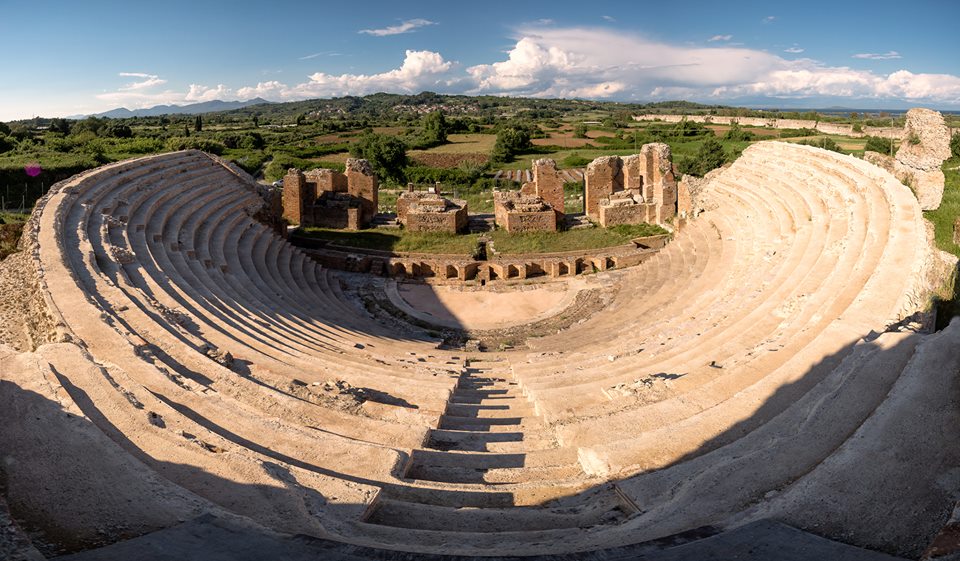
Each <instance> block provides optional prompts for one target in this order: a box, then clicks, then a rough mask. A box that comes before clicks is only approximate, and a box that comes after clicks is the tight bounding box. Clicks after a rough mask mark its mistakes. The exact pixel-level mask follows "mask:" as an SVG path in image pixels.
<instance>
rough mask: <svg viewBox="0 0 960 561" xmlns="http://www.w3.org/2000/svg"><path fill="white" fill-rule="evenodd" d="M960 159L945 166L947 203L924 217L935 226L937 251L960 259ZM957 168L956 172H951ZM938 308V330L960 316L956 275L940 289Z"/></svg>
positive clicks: (936, 301)
mask: <svg viewBox="0 0 960 561" xmlns="http://www.w3.org/2000/svg"><path fill="white" fill-rule="evenodd" d="M958 166H960V158H952V159H950V160H947V161H946V162H944V164H943V175H944V176H945V178H946V181H945V182H944V187H943V201H942V202H941V203H940V207H939V208H937V209H936V210H928V211H926V212H924V213H923V216H924V217H925V218H926V219H927V220H929V221H930V222H931V223H933V228H934V243H936V245H937V248H939V249H941V250H943V251H946V252H947V253H952V254H953V255H956V256H958V257H960V246H958V245H957V244H955V243H953V223H954V221H955V220H956V219H957V217H958V216H960V170H958V169H956V168H957V167H958ZM951 168H953V169H951ZM933 305H934V306H936V308H937V326H936V328H937V329H942V328H944V327H946V325H947V324H948V323H949V322H950V318H952V317H954V316H957V315H960V285H958V284H957V278H956V274H954V275H953V276H952V277H951V278H950V279H949V280H948V281H947V282H945V283H944V286H942V287H940V288H939V290H938V291H937V294H936V295H935V296H934V298H933Z"/></svg>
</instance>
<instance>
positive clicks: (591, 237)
mask: <svg viewBox="0 0 960 561" xmlns="http://www.w3.org/2000/svg"><path fill="white" fill-rule="evenodd" d="M666 233H668V232H667V231H666V230H664V229H663V228H661V227H660V226H657V225H654V224H629V225H627V224H625V225H621V226H614V227H613V228H607V229H604V228H582V229H577V230H568V231H566V232H529V233H522V234H521V233H513V234H511V233H509V232H506V231H503V230H497V231H495V232H492V233H491V237H492V238H493V243H494V247H495V248H496V250H497V251H498V252H499V253H503V254H517V253H552V252H555V251H575V250H580V249H598V248H602V247H613V246H617V245H623V244H625V243H628V242H629V241H630V240H632V239H633V238H639V237H643V236H655V235H660V234H666Z"/></svg>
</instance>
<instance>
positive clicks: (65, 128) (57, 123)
mask: <svg viewBox="0 0 960 561" xmlns="http://www.w3.org/2000/svg"><path fill="white" fill-rule="evenodd" d="M49 130H50V131H51V132H59V133H61V134H70V121H68V120H66V119H52V120H51V121H50V128H49Z"/></svg>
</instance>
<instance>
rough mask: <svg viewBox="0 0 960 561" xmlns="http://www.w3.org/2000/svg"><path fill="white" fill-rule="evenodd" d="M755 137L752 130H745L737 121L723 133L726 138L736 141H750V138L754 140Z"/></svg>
mask: <svg viewBox="0 0 960 561" xmlns="http://www.w3.org/2000/svg"><path fill="white" fill-rule="evenodd" d="M754 138H755V135H754V134H753V133H752V132H750V131H748V130H743V129H742V128H741V127H740V125H739V124H737V123H733V124H732V125H730V130H728V131H727V133H726V134H725V135H723V139H724V140H732V141H735V142H744V141H749V140H753V139H754Z"/></svg>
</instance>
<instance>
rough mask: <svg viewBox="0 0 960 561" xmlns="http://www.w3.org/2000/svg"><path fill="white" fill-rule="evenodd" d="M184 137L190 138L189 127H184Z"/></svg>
mask: <svg viewBox="0 0 960 561" xmlns="http://www.w3.org/2000/svg"><path fill="white" fill-rule="evenodd" d="M183 136H186V137H189V136H190V127H189V126H187V125H183Z"/></svg>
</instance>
